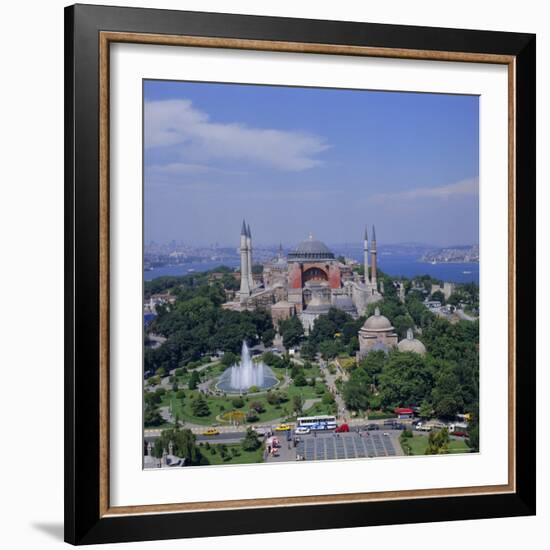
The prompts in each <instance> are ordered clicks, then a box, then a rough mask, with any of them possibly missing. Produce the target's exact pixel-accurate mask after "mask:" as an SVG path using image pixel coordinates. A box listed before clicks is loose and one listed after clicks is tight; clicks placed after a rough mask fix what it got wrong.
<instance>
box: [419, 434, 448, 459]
mask: <svg viewBox="0 0 550 550" xmlns="http://www.w3.org/2000/svg"><path fill="white" fill-rule="evenodd" d="M449 442H450V438H449V431H448V430H447V428H443V429H442V430H440V431H437V432H430V435H429V436H428V447H427V448H426V451H425V452H424V454H426V455H441V454H447V453H448V452H449Z"/></svg>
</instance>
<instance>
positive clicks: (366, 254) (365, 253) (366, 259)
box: [363, 226, 370, 285]
mask: <svg viewBox="0 0 550 550" xmlns="http://www.w3.org/2000/svg"><path fill="white" fill-rule="evenodd" d="M363 264H364V267H365V284H366V285H368V284H369V283H370V279H369V235H368V233H367V226H365V238H364V240H363Z"/></svg>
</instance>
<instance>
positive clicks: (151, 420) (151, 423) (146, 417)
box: [143, 405, 164, 427]
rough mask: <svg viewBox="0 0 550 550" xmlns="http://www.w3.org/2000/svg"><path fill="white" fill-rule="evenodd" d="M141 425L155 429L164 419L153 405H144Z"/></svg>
mask: <svg viewBox="0 0 550 550" xmlns="http://www.w3.org/2000/svg"><path fill="white" fill-rule="evenodd" d="M143 423H144V424H145V427H155V426H160V425H161V424H163V423H164V419H163V418H162V416H161V415H160V412H159V411H158V409H156V408H155V406H154V405H146V406H145V412H144V414H143Z"/></svg>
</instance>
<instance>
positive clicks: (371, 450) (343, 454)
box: [296, 430, 403, 460]
mask: <svg viewBox="0 0 550 550" xmlns="http://www.w3.org/2000/svg"><path fill="white" fill-rule="evenodd" d="M386 433H387V434H388V435H384V432H363V433H361V434H359V433H356V432H350V433H341V434H334V433H330V434H324V433H323V434H320V433H318V434H317V436H315V435H313V434H309V435H305V436H300V441H299V442H298V444H297V446H296V454H297V455H298V456H300V457H303V459H304V460H335V459H341V458H367V457H370V458H374V457H382V456H397V455H401V454H403V453H402V451H401V446H400V445H399V441H398V439H397V438H398V437H399V435H400V433H401V432H399V431H396V430H388V431H387V432H386Z"/></svg>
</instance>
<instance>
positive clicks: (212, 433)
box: [202, 428, 220, 435]
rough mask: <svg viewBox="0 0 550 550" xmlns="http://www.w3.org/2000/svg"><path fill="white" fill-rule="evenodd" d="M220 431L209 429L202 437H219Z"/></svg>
mask: <svg viewBox="0 0 550 550" xmlns="http://www.w3.org/2000/svg"><path fill="white" fill-rule="evenodd" d="M219 433H220V431H219V430H217V429H216V428H208V430H206V431H205V432H203V433H202V435H219Z"/></svg>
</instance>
